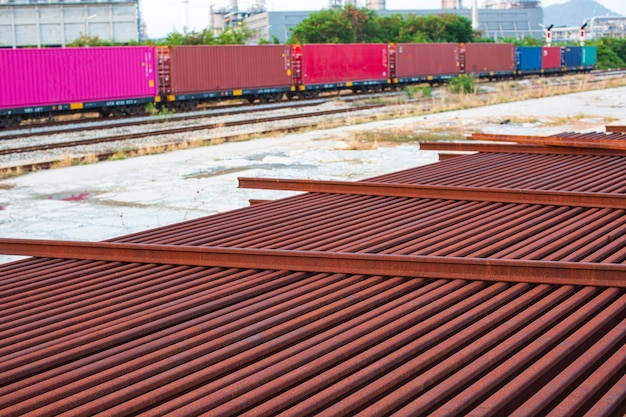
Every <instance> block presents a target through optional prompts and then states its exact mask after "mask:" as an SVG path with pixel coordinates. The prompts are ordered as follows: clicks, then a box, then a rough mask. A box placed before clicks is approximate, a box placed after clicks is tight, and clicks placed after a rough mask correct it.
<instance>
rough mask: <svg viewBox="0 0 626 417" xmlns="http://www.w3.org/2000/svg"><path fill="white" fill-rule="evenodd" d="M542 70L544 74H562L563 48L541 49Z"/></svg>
mask: <svg viewBox="0 0 626 417" xmlns="http://www.w3.org/2000/svg"><path fill="white" fill-rule="evenodd" d="M541 69H542V70H543V73H544V74H551V73H557V72H561V47H560V46H543V47H541Z"/></svg>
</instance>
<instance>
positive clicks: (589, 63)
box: [581, 46, 598, 68]
mask: <svg viewBox="0 0 626 417" xmlns="http://www.w3.org/2000/svg"><path fill="white" fill-rule="evenodd" d="M581 53H582V56H581V64H582V66H583V67H585V68H590V67H595V66H596V64H597V63H598V52H597V49H596V47H595V46H583V47H582V51H581Z"/></svg>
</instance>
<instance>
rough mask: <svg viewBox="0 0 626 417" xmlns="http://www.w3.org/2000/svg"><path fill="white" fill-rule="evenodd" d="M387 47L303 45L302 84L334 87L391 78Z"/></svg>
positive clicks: (382, 45) (368, 45)
mask: <svg viewBox="0 0 626 417" xmlns="http://www.w3.org/2000/svg"><path fill="white" fill-rule="evenodd" d="M389 77H390V74H389V47H388V45H386V44H342V45H339V44H309V45H302V83H303V84H305V85H315V84H332V83H342V82H359V81H375V80H379V81H381V82H382V81H383V80H387V79H389Z"/></svg>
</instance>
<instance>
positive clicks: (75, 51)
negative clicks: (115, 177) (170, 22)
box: [0, 46, 158, 127]
mask: <svg viewBox="0 0 626 417" xmlns="http://www.w3.org/2000/svg"><path fill="white" fill-rule="evenodd" d="M156 65H157V62H156V53H155V48H154V47H141V46H136V47H135V46H125V47H102V48H44V49H35V48H25V49H0V67H1V68H2V71H0V91H1V92H2V93H1V94H0V125H3V126H5V127H10V126H16V125H18V124H19V123H20V121H21V120H24V119H28V118H34V117H46V116H50V115H54V114H61V113H71V112H78V111H98V112H100V113H101V114H102V115H103V116H108V115H109V114H110V113H111V112H114V113H116V114H120V115H122V114H138V113H140V112H142V111H144V110H145V105H146V103H149V102H154V101H155V100H158V98H157V96H158V89H157V67H156Z"/></svg>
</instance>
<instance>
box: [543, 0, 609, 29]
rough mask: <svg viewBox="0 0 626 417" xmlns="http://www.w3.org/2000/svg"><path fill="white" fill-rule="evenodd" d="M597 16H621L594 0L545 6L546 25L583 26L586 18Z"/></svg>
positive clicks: (544, 21) (570, 0) (577, 0)
mask: <svg viewBox="0 0 626 417" xmlns="http://www.w3.org/2000/svg"><path fill="white" fill-rule="evenodd" d="M595 16H619V14H617V13H615V12H613V11H611V10H609V9H607V8H606V7H604V6H603V5H601V4H600V3H598V2H596V1H594V0H569V1H568V2H567V3H563V4H555V5H554V6H548V7H544V8H543V23H544V24H545V25H546V26H549V25H554V26H557V27H558V26H581V25H582V23H583V21H584V20H585V19H588V18H590V17H595Z"/></svg>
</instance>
